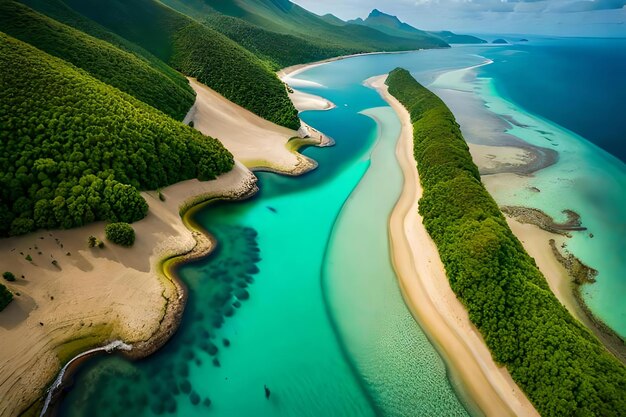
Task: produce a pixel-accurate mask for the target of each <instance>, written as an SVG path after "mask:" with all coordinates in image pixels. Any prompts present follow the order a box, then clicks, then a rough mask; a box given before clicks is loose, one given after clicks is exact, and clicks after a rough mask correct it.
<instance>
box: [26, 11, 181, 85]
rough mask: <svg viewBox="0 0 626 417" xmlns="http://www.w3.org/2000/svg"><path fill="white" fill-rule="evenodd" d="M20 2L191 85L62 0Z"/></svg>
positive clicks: (163, 63) (151, 56) (176, 81)
mask: <svg viewBox="0 0 626 417" xmlns="http://www.w3.org/2000/svg"><path fill="white" fill-rule="evenodd" d="M18 1H19V2H20V3H23V4H26V5H27V6H29V7H30V8H32V9H34V10H37V11H38V12H39V13H42V14H45V15H46V16H48V17H51V18H52V19H54V20H56V21H58V22H61V23H64V24H66V25H68V26H71V27H73V28H75V29H78V30H80V31H81V32H84V33H86V34H89V35H91V36H93V37H94V38H98V39H101V40H103V41H106V42H108V43H110V44H111V45H113V46H116V47H118V48H120V49H122V50H123V51H126V52H130V53H132V54H133V55H135V56H136V57H137V58H139V59H141V60H142V61H144V62H146V63H147V64H148V65H150V66H151V67H152V68H154V69H156V70H157V71H159V72H161V73H162V74H164V75H166V76H167V77H168V78H170V79H171V80H172V81H173V82H174V83H175V84H177V85H178V86H179V87H181V88H182V89H185V90H188V89H190V88H191V87H190V86H189V82H188V81H187V79H186V78H185V77H184V76H183V75H182V74H181V73H179V72H178V71H176V70H174V69H173V68H172V67H170V66H169V65H167V64H166V63H165V62H163V61H161V60H160V59H158V58H157V57H155V56H154V55H152V54H151V53H150V52H148V51H146V50H145V49H143V48H141V47H140V46H138V45H135V44H134V43H132V42H129V41H128V40H126V39H124V38H122V37H121V36H119V35H117V34H115V33H113V32H111V31H109V30H108V29H106V28H105V27H104V26H101V25H99V24H97V23H96V22H94V21H93V20H90V19H88V18H86V17H85V16H83V15H81V14H80V13H77V12H75V11H74V10H72V9H71V8H70V7H68V6H67V5H66V4H65V3H63V1H62V0H18Z"/></svg>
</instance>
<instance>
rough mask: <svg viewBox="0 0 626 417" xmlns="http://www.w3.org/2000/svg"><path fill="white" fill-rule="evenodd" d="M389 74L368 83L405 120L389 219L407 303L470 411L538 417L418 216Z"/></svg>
mask: <svg viewBox="0 0 626 417" xmlns="http://www.w3.org/2000/svg"><path fill="white" fill-rule="evenodd" d="M385 79H386V76H381V77H375V78H374V79H370V80H369V82H368V84H369V85H370V86H372V87H373V88H376V89H377V90H378V91H379V92H380V94H381V95H382V96H383V98H385V100H386V101H387V102H388V103H389V104H390V105H391V106H392V107H393V108H394V110H395V111H396V112H397V113H398V116H399V117H400V120H401V121H402V136H401V138H400V140H399V142H398V148H397V151H396V154H397V156H398V161H399V163H400V165H401V168H402V171H403V173H404V176H405V183H404V189H403V193H402V195H401V197H400V199H399V201H398V203H397V205H396V207H395V209H394V211H393V213H392V214H391V217H390V225H389V226H390V239H391V247H392V254H391V256H392V261H393V264H394V268H395V270H396V273H397V275H398V278H399V283H400V287H401V289H402V293H403V295H404V298H405V301H406V303H407V305H408V307H409V308H410V310H411V312H412V313H413V315H414V317H415V318H416V319H417V321H418V322H419V323H420V325H421V327H422V328H423V329H424V331H425V332H426V334H427V335H428V336H429V338H430V340H431V341H432V342H433V343H434V345H435V346H436V347H437V349H438V350H439V352H440V353H441V355H442V356H443V357H444V359H445V361H446V363H447V364H448V366H449V370H450V372H451V374H452V377H453V380H454V381H455V382H456V384H457V385H458V386H459V387H460V390H461V393H460V394H461V395H462V397H463V398H464V400H465V401H466V402H467V403H469V406H470V408H477V409H479V410H481V411H482V413H484V414H485V415H488V416H537V415H538V414H537V412H536V411H535V409H534V407H533V406H532V404H531V403H530V402H529V401H528V399H527V398H526V396H525V395H524V393H523V392H522V391H521V390H520V389H519V387H518V386H517V384H515V382H514V381H513V380H512V378H511V376H510V375H509V373H508V371H507V370H506V369H505V368H502V367H499V366H497V365H496V364H495V362H494V361H493V359H492V358H491V353H490V352H489V350H488V349H487V346H486V345H485V343H484V341H483V339H482V337H481V335H480V333H479V332H478V330H477V329H476V328H475V327H474V326H473V325H472V323H471V322H470V320H469V316H468V314H467V311H466V310H465V308H464V307H463V305H462V304H461V303H460V302H459V301H458V299H457V298H456V296H455V294H454V292H453V291H452V289H451V288H450V285H449V284H448V279H447V277H446V274H445V269H444V267H443V264H442V263H441V260H440V258H439V252H438V251H437V247H436V246H435V244H434V242H433V241H432V239H431V238H430V236H429V235H428V232H427V231H426V229H425V228H424V226H423V224H422V219H421V217H420V216H419V214H418V211H417V205H418V203H417V202H418V200H419V198H420V196H421V194H422V188H421V185H420V182H419V177H418V173H417V168H416V162H415V159H414V157H413V134H412V132H413V130H412V129H413V128H412V124H411V120H410V116H409V114H408V112H407V111H406V109H405V108H404V107H403V106H402V105H401V104H400V103H399V102H398V101H397V100H396V99H395V98H394V97H392V96H391V95H390V94H389V93H388V92H387V87H386V86H385V85H384V80H385Z"/></svg>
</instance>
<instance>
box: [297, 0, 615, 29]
mask: <svg viewBox="0 0 626 417" xmlns="http://www.w3.org/2000/svg"><path fill="white" fill-rule="evenodd" d="M292 1H293V2H294V3H297V4H299V5H300V6H302V7H304V8H306V9H308V10H310V11H312V12H315V13H317V14H320V15H323V14H326V13H332V14H334V15H336V16H338V17H340V18H341V19H344V20H348V19H354V18H356V17H361V18H365V17H367V15H368V14H369V12H370V11H371V10H372V9H375V8H376V9H379V10H380V11H382V12H384V13H388V14H392V15H396V16H398V17H399V18H400V20H402V21H404V22H407V23H409V24H411V25H413V26H415V27H417V28H419V29H425V30H442V29H447V30H453V31H456V32H460V33H476V34H489V33H493V34H498V33H501V34H515V33H518V34H528V35H532V34H538V35H558V36H607V37H626V0H292Z"/></svg>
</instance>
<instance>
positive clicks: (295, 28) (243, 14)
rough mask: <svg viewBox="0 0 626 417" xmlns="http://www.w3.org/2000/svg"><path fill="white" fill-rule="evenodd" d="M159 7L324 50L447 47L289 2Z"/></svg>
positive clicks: (187, 0)
mask: <svg viewBox="0 0 626 417" xmlns="http://www.w3.org/2000/svg"><path fill="white" fill-rule="evenodd" d="M74 1H78V0H74ZM163 3H165V4H167V5H169V6H170V7H172V8H174V9H176V10H178V11H180V12H181V13H185V14H187V15H190V16H192V17H194V18H195V19H196V20H202V19H204V18H205V17H206V16H207V15H208V14H209V13H220V14H223V15H226V16H231V17H236V18H239V19H243V20H245V21H246V22H248V23H251V24H253V25H255V26H258V27H260V28H262V29H265V30H266V31H270V32H275V33H279V34H287V35H294V36H298V37H300V38H301V39H305V40H307V41H308V42H309V43H313V44H316V45H318V46H321V47H326V48H327V47H332V48H342V49H350V50H353V51H354V52H373V51H406V50H415V49H421V48H432V47H439V46H444V47H445V46H448V45H447V44H446V43H445V42H444V41H442V40H441V39H440V38H438V37H435V36H430V35H428V34H426V35H425V36H424V37H423V38H421V39H416V38H412V39H410V38H406V37H400V36H394V35H390V34H387V33H383V32H381V31H379V30H377V29H373V28H370V27H367V26H363V25H354V24H347V23H346V24H344V25H338V24H336V22H329V21H328V18H322V17H320V16H317V15H316V14H314V13H311V12H309V11H308V10H305V9H303V8H302V7H300V6H298V5H297V4H294V3H292V2H291V1H289V0H219V1H216V0H163Z"/></svg>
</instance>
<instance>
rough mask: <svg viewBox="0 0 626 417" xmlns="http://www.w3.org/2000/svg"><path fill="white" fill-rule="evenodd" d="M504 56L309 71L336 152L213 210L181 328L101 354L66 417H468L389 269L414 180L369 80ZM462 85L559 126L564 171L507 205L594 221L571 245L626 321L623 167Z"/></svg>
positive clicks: (455, 54)
mask: <svg viewBox="0 0 626 417" xmlns="http://www.w3.org/2000/svg"><path fill="white" fill-rule="evenodd" d="M491 50H492V49H490V48H488V47H462V48H453V49H451V50H439V51H422V52H418V53H407V54H394V55H379V56H363V57H358V58H353V59H349V60H344V61H339V62H334V63H332V64H328V65H324V66H319V67H315V68H313V69H311V70H309V71H307V72H306V73H303V74H301V75H299V77H300V78H302V79H305V80H309V81H313V82H315V83H317V86H313V85H309V86H308V87H302V88H301V89H302V90H304V91H307V92H311V93H314V94H318V95H322V96H324V97H326V98H328V99H329V100H331V101H333V102H334V103H336V104H337V106H338V107H337V108H336V109H334V110H332V111H328V112H306V113H304V114H303V115H302V118H303V119H304V120H305V121H306V122H307V123H309V124H311V125H312V126H314V127H316V128H318V129H319V130H321V131H323V132H325V133H327V134H328V135H330V136H332V137H334V138H335V139H336V141H337V145H336V146H335V147H334V148H326V149H317V148H309V149H307V150H306V151H305V152H304V153H306V154H307V155H308V156H311V157H312V158H314V159H316V160H317V161H319V162H320V166H319V168H318V169H317V170H316V171H314V172H312V173H310V174H307V175H305V176H303V177H299V178H289V177H281V176H278V175H274V174H266V173H260V174H259V178H260V186H261V192H260V193H259V195H258V196H256V197H255V198H254V199H252V200H249V201H246V202H243V203H232V204H219V205H214V206H209V207H207V208H205V209H203V210H202V211H201V212H199V213H198V215H197V216H196V220H197V221H198V222H199V223H200V224H202V225H203V226H204V227H205V228H206V229H207V230H209V231H210V232H211V233H212V234H214V235H215V236H216V237H217V239H218V240H219V242H220V246H219V248H218V250H217V251H216V252H215V253H214V254H213V255H212V256H210V257H208V258H206V259H203V260H200V261H198V262H194V263H190V264H187V265H185V266H184V267H181V268H180V271H179V274H180V276H181V278H182V279H183V281H184V282H185V283H186V284H187V285H188V286H189V288H190V297H189V302H188V306H187V309H186V311H185V315H184V318H183V323H182V325H181V328H180V329H179V331H178V333H177V334H176V335H175V337H174V338H173V340H172V341H170V342H169V343H168V344H167V346H166V347H165V348H164V349H162V350H161V351H159V352H158V353H157V354H155V355H154V356H152V357H150V358H148V359H146V360H142V361H139V362H136V363H132V362H127V361H125V360H123V359H120V358H118V357H115V356H113V357H100V358H96V359H94V360H91V361H90V362H89V363H88V364H87V365H86V366H84V367H83V368H82V369H81V371H80V372H79V373H78V374H77V375H76V385H75V387H74V389H73V390H71V392H70V393H69V395H68V396H67V397H66V399H65V401H64V402H63V404H62V407H61V414H63V415H68V416H84V415H90V416H93V417H96V416H113V415H116V416H117V415H134V416H151V415H159V414H170V415H171V414H177V415H220V416H248V415H259V416H309V415H310V416H322V415H328V416H342V415H345V416H370V415H391V416H409V415H464V414H466V413H467V412H466V411H465V409H464V407H463V405H462V404H461V402H460V401H459V400H458V399H457V396H456V395H455V393H454V391H453V389H452V386H451V384H450V381H449V380H448V378H447V377H446V370H445V366H444V364H443V362H442V361H441V359H440V358H439V356H438V355H437V354H436V352H435V350H434V348H433V347H432V346H431V345H430V344H429V343H428V341H427V339H426V338H425V336H424V334H423V333H422V331H421V330H420V328H419V327H418V326H417V324H416V323H415V321H414V320H412V318H411V317H410V313H409V312H408V310H407V309H406V307H405V306H404V304H403V302H402V299H401V295H400V292H399V290H398V287H397V283H396V277H395V275H394V274H393V270H392V268H391V265H390V262H389V253H388V251H389V248H388V237H387V230H386V225H387V219H388V215H389V212H390V210H391V208H392V207H393V205H394V203H395V201H396V199H397V196H398V195H399V192H400V186H401V175H400V172H399V169H398V167H397V163H396V162H395V159H394V158H393V152H394V143H393V141H394V136H395V135H396V133H397V130H398V128H399V125H398V121H397V119H396V118H395V115H393V113H392V112H390V110H389V108H388V107H387V106H386V104H385V103H384V101H382V99H380V97H379V96H378V95H377V93H376V92H374V91H373V90H370V89H367V88H365V87H363V86H362V85H361V83H362V81H363V80H365V79H367V78H369V77H371V76H374V75H379V74H383V73H386V72H388V71H390V70H392V69H393V68H395V67H397V66H402V67H405V68H408V69H409V70H411V71H412V73H413V74H414V75H415V76H416V78H417V79H418V80H419V81H420V82H422V83H424V84H426V85H429V84H431V83H432V82H433V81H434V80H435V79H436V78H437V77H438V76H439V75H441V74H442V73H445V72H446V71H450V70H453V69H458V68H465V67H469V66H473V65H477V64H479V63H481V62H483V61H484V57H483V55H485V56H486V55H488V53H489V51H491ZM494 50H495V49H494ZM481 54H482V55H481ZM458 82H459V83H463V85H460V84H459V85H457V87H461V88H466V89H467V91H469V92H470V93H471V94H473V95H474V96H475V97H476V98H479V99H481V100H483V101H485V102H487V103H488V105H489V108H483V109H482V111H483V112H487V113H489V114H490V115H491V116H493V115H494V114H495V115H496V116H497V115H502V114H504V115H514V117H515V118H519V120H520V121H523V122H524V123H525V124H527V125H528V126H529V127H527V128H513V127H512V126H510V129H509V133H511V134H513V135H517V136H518V137H519V138H520V139H522V140H526V141H528V142H530V143H536V144H541V145H542V146H552V145H551V144H550V143H551V142H550V141H547V140H546V139H545V138H543V137H542V136H541V135H544V134H541V133H540V132H539V131H542V132H544V131H545V132H550V133H551V134H552V136H554V138H553V142H552V143H558V146H557V147H555V148H558V151H559V152H561V153H562V155H561V159H560V161H559V163H558V164H556V165H554V166H553V167H551V168H548V169H545V170H542V171H540V172H539V173H537V174H536V175H535V176H533V177H529V178H528V179H527V181H528V186H532V185H535V184H536V186H537V187H539V188H541V189H542V192H541V193H540V194H530V193H529V192H528V191H527V190H526V189H525V187H526V185H524V186H523V187H517V188H515V189H511V190H510V191H508V192H505V193H502V194H501V195H496V196H495V197H496V199H497V200H498V202H499V203H501V204H505V203H506V204H511V203H516V202H519V203H522V202H523V203H524V204H525V205H531V206H535V207H539V208H542V209H544V210H545V211H547V212H548V213H549V214H552V215H555V216H556V217H557V218H558V214H559V211H560V210H562V209H564V208H570V209H574V210H576V211H578V212H579V213H580V214H581V215H582V220H583V222H584V224H585V225H586V226H588V227H589V228H590V231H591V232H593V233H594V235H595V237H594V238H593V239H589V238H588V235H585V234H580V235H577V236H575V237H574V238H573V239H572V241H571V243H570V250H572V252H574V253H575V254H576V255H578V256H581V257H582V258H583V259H584V260H585V261H587V262H588V263H589V264H590V265H591V266H594V267H596V268H598V269H599V270H600V271H601V274H600V276H599V280H598V283H597V284H594V285H591V286H587V287H585V291H586V297H587V299H588V301H589V303H590V306H591V307H592V309H593V310H594V312H596V313H597V314H599V315H600V316H601V317H602V318H604V319H605V320H606V321H607V323H609V324H610V325H611V326H614V328H617V329H620V323H621V324H622V325H623V323H626V320H624V308H623V305H622V304H623V303H619V301H620V296H621V298H623V294H624V293H625V289H624V283H625V282H626V281H625V280H624V276H625V275H624V273H623V272H624V262H623V261H622V260H620V259H619V256H620V255H621V254H622V253H624V252H625V251H624V250H623V249H624V246H623V245H624V243H623V242H620V241H619V239H618V237H619V236H620V235H621V236H624V235H625V233H624V225H623V219H624V218H626V216H625V214H626V213H624V207H625V206H624V204H623V203H624V202H623V201H622V200H621V199H622V198H624V194H625V193H624V192H623V190H624V189H625V188H624V187H625V185H624V177H625V173H624V165H623V164H621V165H620V164H619V163H616V162H615V161H617V160H616V159H615V158H612V157H609V156H607V154H606V153H602V152H603V151H601V150H599V149H598V148H596V147H595V146H593V145H591V144H589V143H588V142H586V141H584V139H582V138H580V137H576V136H575V135H573V134H571V132H568V131H566V130H564V129H563V128H560V127H559V126H556V125H554V124H552V123H549V122H548V121H546V120H542V119H541V118H539V117H537V116H535V115H533V114H532V113H531V112H529V111H524V110H523V109H521V108H520V107H519V106H517V105H515V104H513V103H512V102H510V101H508V102H506V101H504V100H503V99H502V97H501V94H499V93H498V91H497V90H495V89H494V87H493V84H492V83H491V82H490V81H489V79H488V78H485V77H482V78H480V77H479V78H477V79H474V78H473V77H469V78H465V77H461V79H460V80H458ZM483 107H484V106H483ZM367 109H374V110H371V111H369V112H367V114H369V115H370V116H372V115H374V116H376V118H377V119H378V120H379V122H380V124H379V126H377V124H376V123H375V122H374V121H373V119H372V118H371V117H369V116H366V115H364V114H361V112H363V111H365V110H367ZM480 120H482V119H480ZM480 120H479V121H480ZM485 120H486V119H485ZM500 121H501V120H500ZM462 127H463V128H464V129H465V128H466V127H467V126H462ZM379 128H380V135H379V130H378V129H379ZM548 136H551V135H548ZM378 138H379V139H380V140H379V141H378V142H377V139H378ZM551 139H552V138H551ZM617 162H619V161H617ZM383 180H385V181H384V183H382V182H381V181H383ZM598 181H600V182H599V184H600V185H599V186H594V184H598ZM620 191H621V193H620ZM616 219H620V220H621V221H622V222H620V220H616ZM620 248H621V249H620ZM611 265H613V266H611ZM611 268H614V269H611ZM611 271H613V272H611ZM244 289H245V292H244V291H243V290H244ZM264 385H267V387H268V388H269V389H270V391H271V396H270V399H269V400H266V399H265V396H264V390H263V389H264ZM209 401H210V402H209Z"/></svg>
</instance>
